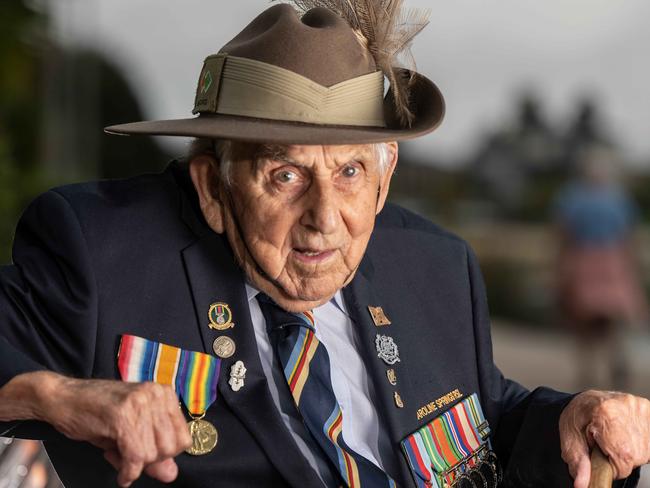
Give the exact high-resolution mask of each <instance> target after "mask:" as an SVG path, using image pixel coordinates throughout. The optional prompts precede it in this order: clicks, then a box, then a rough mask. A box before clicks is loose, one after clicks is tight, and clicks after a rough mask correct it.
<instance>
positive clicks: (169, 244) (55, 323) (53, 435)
mask: <svg viewBox="0 0 650 488" xmlns="http://www.w3.org/2000/svg"><path fill="white" fill-rule="evenodd" d="M13 263H14V264H12V265H10V266H5V267H2V268H1V269H0V385H2V384H4V383H6V382H7V381H9V380H10V379H11V378H12V377H13V376H14V375H16V374H19V373H22V372H28V371H34V370H38V369H43V368H47V369H51V370H54V371H58V372H61V373H64V374H67V375H72V376H75V377H82V378H115V379H117V378H119V375H118V371H117V365H116V354H117V349H118V345H119V340H120V336H121V334H125V333H129V334H134V335H139V336H142V337H146V338H148V339H152V340H155V341H159V342H163V343H166V344H172V345H175V346H178V347H181V348H184V349H190V350H197V351H204V352H211V344H212V341H213V340H214V339H215V338H216V336H217V335H218V334H217V331H213V330H211V329H209V328H208V327H207V323H208V315H207V313H208V308H209V306H210V304H211V303H213V302H216V301H220V302H226V303H228V304H229V305H230V307H231V309H232V314H233V319H234V321H235V323H236V326H235V327H234V328H232V329H229V330H228V331H227V332H220V333H219V334H224V333H225V334H228V335H230V336H231V337H232V338H233V339H234V340H235V342H236V344H237V352H236V354H235V355H234V356H233V357H232V358H230V359H226V360H224V362H223V365H222V373H221V378H220V379H219V386H218V388H219V394H218V398H217V400H216V402H215V404H214V405H213V406H212V407H211V408H210V409H209V411H208V414H207V419H208V420H209V421H211V422H212V423H213V424H214V425H215V426H217V428H218V430H219V442H218V444H217V447H216V448H215V450H214V451H213V452H212V453H210V454H208V455H206V456H198V457H193V456H189V455H186V454H181V455H179V456H178V458H177V461H178V464H179V468H180V473H179V477H178V480H177V481H176V482H175V486H187V487H206V488H207V487H212V486H255V487H267V486H268V487H275V486H294V487H310V486H319V481H318V479H317V477H316V475H315V474H314V472H313V471H312V469H311V468H310V467H309V465H308V463H307V461H306V460H305V458H304V456H302V455H301V454H300V452H299V451H298V448H297V446H296V444H295V442H294V441H293V438H292V436H291V434H290V433H289V432H288V431H287V429H286V428H285V425H284V423H283V422H282V420H281V418H280V416H279V413H278V412H277V410H276V408H275V406H274V404H273V401H272V399H271V396H270V393H269V390H268V387H267V384H266V379H265V376H264V373H263V371H262V368H261V365H260V361H259V356H258V350H257V346H256V344H255V338H254V334H253V328H252V325H251V321H250V316H249V312H248V305H247V300H246V293H245V288H244V276H243V274H242V271H241V270H240V268H239V267H238V266H237V265H236V263H235V261H234V258H233V254H232V252H231V250H230V247H229V245H228V243H227V240H226V239H225V238H224V237H222V236H220V235H217V234H215V233H214V232H212V231H211V230H210V229H209V228H208V226H207V225H206V223H205V221H204V220H203V218H202V215H201V213H200V210H199V208H198V202H197V198H196V194H195V192H194V189H193V187H192V184H191V181H190V179H189V177H188V172H187V168H185V167H184V165H183V164H181V163H173V164H172V165H170V166H169V167H168V168H167V170H166V171H164V172H163V173H161V174H158V175H145V176H140V177H136V178H133V179H128V180H121V181H101V182H96V183H86V184H79V185H71V186H66V187H62V188H58V189H54V190H52V191H49V192H47V193H45V194H43V195H42V196H40V197H38V198H37V199H36V200H35V201H34V202H32V203H31V205H30V206H29V207H28V209H27V210H26V211H25V214H24V215H23V217H22V219H21V221H20V223H19V225H18V228H17V232H16V236H15V243H14V252H13ZM343 296H344V299H345V301H346V304H347V307H348V309H349V312H350V314H351V316H352V319H353V321H354V324H355V326H356V327H357V328H358V334H359V339H360V340H359V343H360V345H361V348H362V351H361V352H362V355H363V357H364V358H365V363H366V367H367V370H368V373H369V376H370V377H371V379H372V384H373V387H372V390H373V391H374V397H375V402H376V405H377V409H378V412H379V416H380V421H381V427H382V428H383V429H385V431H386V433H387V434H388V436H389V437H390V439H391V442H392V444H393V447H394V456H392V458H390V459H387V460H385V462H386V470H387V471H388V473H389V474H390V475H391V476H392V477H393V478H394V479H395V480H396V482H397V484H398V486H404V487H408V486H414V482H413V479H412V477H411V473H410V471H409V468H408V464H407V462H406V460H405V457H404V456H403V454H402V453H401V451H400V446H399V443H400V441H401V440H402V439H404V438H405V437H406V436H408V435H409V434H411V433H412V432H414V431H415V430H417V429H418V428H419V427H421V426H423V425H425V424H426V423H428V422H430V421H431V420H432V419H433V418H434V417H435V415H434V414H424V415H423V410H421V409H422V407H424V406H426V405H427V404H429V403H430V402H432V401H434V400H435V399H437V398H440V397H442V396H444V395H445V394H447V393H449V392H451V391H453V390H456V389H458V390H459V391H460V392H461V393H462V394H463V395H464V396H469V395H470V394H472V393H474V392H476V393H477V394H478V395H479V398H480V402H481V404H482V407H483V410H484V412H485V416H486V418H487V419H488V421H489V423H490V426H491V428H492V444H493V447H494V449H495V450H496V452H497V455H498V456H499V458H500V460H501V462H502V464H503V466H504V469H505V479H506V481H507V483H509V485H510V486H517V487H523V486H531V487H537V486H539V487H542V486H543V487H549V486H553V487H563V486H572V485H571V481H570V477H569V475H568V472H567V469H566V467H565V465H564V463H563V462H562V461H561V459H560V451H559V440H558V428H557V423H558V417H559V414H560V412H561V409H562V408H563V407H564V405H565V404H566V403H567V402H568V400H569V399H570V396H568V395H565V394H560V393H557V392H554V391H552V390H549V389H546V388H539V389H537V390H535V391H533V392H529V391H527V390H526V389H524V388H523V387H521V386H520V385H518V384H517V383H515V382H512V381H510V380H507V379H504V377H503V376H502V374H501V373H500V371H499V370H498V369H497V367H496V366H495V365H494V363H493V360H492V346H491V339H490V327H489V320H488V309H487V304H486V298H485V290H484V288H483V281H482V278H481V275H480V271H479V268H478V265H477V262H476V259H475V257H474V255H473V254H472V252H471V250H470V249H469V248H468V246H467V244H466V243H465V242H464V241H463V240H461V239H459V238H458V237H455V236H453V235H451V234H449V233H447V232H445V231H443V230H441V229H440V228H438V227H436V226H435V225H433V224H432V223H430V222H428V221H426V220H425V219H423V218H421V217H419V216H417V215H415V214H413V213H411V212H409V211H407V210H405V209H402V208H399V207H396V206H393V205H387V206H386V208H385V209H384V210H383V212H382V213H381V214H380V215H379V217H378V219H377V224H376V228H375V230H374V232H373V235H372V238H371V241H370V244H369V246H368V250H367V252H366V255H365V257H364V259H363V262H362V264H361V266H360V268H359V270H358V272H357V274H356V276H355V278H354V280H353V281H352V282H351V283H350V285H349V286H347V287H345V289H344V290H343ZM368 305H373V306H381V307H382V308H383V310H384V311H385V313H386V315H387V316H388V317H389V318H390V320H391V321H392V324H391V325H390V326H388V327H387V328H385V331H384V330H382V333H387V334H389V335H391V336H392V337H393V338H394V340H395V342H396V343H397V344H398V345H399V350H400V357H401V362H399V363H397V364H396V365H395V366H394V369H395V370H396V373H397V380H398V383H397V386H396V387H392V386H391V385H390V384H389V382H388V381H387V380H386V375H385V371H386V366H385V364H384V363H383V362H382V361H381V360H380V359H379V358H378V357H377V354H376V350H375V344H374V341H375V335H376V333H377V332H378V329H377V327H376V326H375V325H374V323H373V322H372V320H371V316H370V315H369V313H368V310H367V306H368ZM382 329H383V328H382ZM236 360H242V361H244V363H245V364H246V367H247V368H248V371H247V373H246V383H245V387H244V388H243V389H242V390H240V391H239V392H237V393H236V392H233V391H232V390H231V389H230V388H229V386H228V384H227V381H228V374H227V372H228V371H229V369H230V365H231V364H232V363H233V362H234V361H236ZM394 390H397V391H399V393H400V395H401V398H402V400H403V404H404V407H403V408H397V407H396V405H395V401H394V397H393V391H394ZM448 406H449V407H450V406H451V405H448ZM418 411H419V412H420V415H418ZM438 413H439V412H438ZM0 434H2V435H5V436H17V437H21V436H22V437H35V438H43V439H45V446H46V448H47V450H48V452H49V454H50V457H51V459H52V461H53V462H54V464H55V467H56V468H57V470H58V472H59V475H60V477H61V479H62V481H63V482H64V483H65V484H66V485H67V486H70V487H86V486H94V487H97V488H99V487H103V486H115V473H114V471H113V469H112V468H111V467H110V466H109V465H108V464H107V463H106V462H105V461H104V459H103V457H102V453H101V451H100V450H99V449H96V448H94V447H92V446H90V445H89V444H86V443H81V442H74V441H71V440H69V439H67V438H65V437H63V436H62V435H60V434H58V433H57V432H55V431H54V430H53V429H51V428H48V426H45V425H43V424H39V423H35V422H22V423H7V424H0ZM158 485H159V483H157V482H155V481H154V480H151V479H149V478H147V477H143V478H142V479H141V480H139V481H138V482H136V484H135V485H134V486H142V487H145V486H158ZM628 486H632V484H629V485H628Z"/></svg>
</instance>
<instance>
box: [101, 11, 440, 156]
mask: <svg viewBox="0 0 650 488" xmlns="http://www.w3.org/2000/svg"><path fill="white" fill-rule="evenodd" d="M397 74H398V76H402V77H410V79H411V83H410V88H409V92H408V108H409V109H410V111H411V113H412V120H411V121H410V123H406V122H403V121H402V120H403V119H402V118H400V117H399V116H398V112H397V108H396V104H395V98H394V96H393V92H392V90H385V89H384V74H383V72H382V71H381V70H379V69H378V67H377V66H376V63H375V60H374V58H373V56H372V55H371V54H370V52H369V51H368V49H367V48H365V47H364V45H363V42H360V40H359V37H358V35H357V33H355V31H354V30H353V29H352V27H351V26H350V25H349V24H348V22H347V21H346V20H344V19H343V18H342V17H340V16H338V15H337V14H336V13H334V12H333V11H331V10H328V9H326V8H314V9H311V10H309V11H307V12H305V13H304V15H302V17H300V16H299V13H298V12H297V11H296V9H294V8H293V7H292V6H290V5H287V4H277V5H274V6H273V7H270V8H269V9H267V10H265V11H264V12H262V13H261V14H260V15H259V16H258V17H257V18H256V19H255V20H253V21H252V22H251V23H250V24H249V25H248V26H247V27H246V28H245V29H244V30H243V31H241V32H240V33H239V34H238V35H237V36H236V37H235V38H234V39H232V40H231V41H230V42H229V43H228V44H226V45H225V46H223V48H221V50H220V51H219V53H218V54H215V55H211V56H208V57H207V58H206V60H205V63H204V65H203V69H202V71H201V75H200V77H199V83H198V87H197V90H196V99H195V105H194V110H193V111H192V113H193V114H198V116H196V117H192V118H186V119H174V120H152V121H143V122H132V123H127V124H120V125H113V126H110V127H107V128H106V129H105V130H106V132H108V133H110V134H121V135H130V134H150V135H166V136H185V137H208V138H216V139H231V140H243V141H258V142H269V143H280V144H361V143H371V142H383V141H393V140H401V139H408V138H413V137H417V136H421V135H423V134H426V133H428V132H431V131H432V130H434V129H435V128H436V127H437V126H438V125H439V124H440V122H441V121H442V118H443V115H444V101H443V98H442V95H441V94H440V91H439V90H438V88H437V87H436V86H435V85H434V84H433V83H432V82H431V81H430V80H428V79H427V78H426V77H424V76H422V75H420V74H419V73H415V72H410V71H408V70H399V71H398V72H397ZM384 93H386V95H384Z"/></svg>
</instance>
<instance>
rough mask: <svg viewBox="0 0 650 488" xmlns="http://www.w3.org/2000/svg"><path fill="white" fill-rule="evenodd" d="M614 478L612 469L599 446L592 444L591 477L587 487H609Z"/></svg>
mask: <svg viewBox="0 0 650 488" xmlns="http://www.w3.org/2000/svg"><path fill="white" fill-rule="evenodd" d="M613 479H614V469H613V468H612V465H611V464H610V463H609V459H607V456H605V454H603V451H601V450H600V447H598V446H594V448H593V450H592V451H591V479H590V481H589V488H611V487H612V482H613Z"/></svg>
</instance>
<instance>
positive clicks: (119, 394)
mask: <svg viewBox="0 0 650 488" xmlns="http://www.w3.org/2000/svg"><path fill="white" fill-rule="evenodd" d="M10 420H41V421H44V422H47V423H49V424H51V425H52V426H53V427H54V428H55V429H56V430H58V431H59V432H61V433H63V434H64V435H65V436H67V437H69V438H70V439H74V440H79V441H87V442H90V443H91V444H94V445H95V446H97V447H99V448H101V449H103V450H104V457H105V458H106V460H107V461H108V462H109V463H111V464H112V465H113V466H114V467H115V469H116V470H117V471H118V476H117V481H118V483H119V485H120V486H125V487H126V486H129V485H130V484H131V483H133V481H135V480H136V479H138V478H139V477H140V475H141V474H142V472H143V471H144V472H146V473H147V474H148V475H149V476H151V477H153V478H156V479H158V480H160V481H163V482H171V481H173V480H174V479H176V476H177V474H178V467H177V466H176V463H175V462H174V459H173V458H174V456H176V455H177V454H179V453H181V452H182V451H183V450H185V449H186V448H188V447H189V446H191V444H192V441H191V438H190V434H189V430H188V428H187V424H186V422H185V418H184V416H183V413H182V411H181V409H180V405H179V400H178V397H177V396H176V393H175V392H174V390H173V389H172V388H171V387H169V386H163V385H158V384H156V383H124V382H121V381H112V380H80V379H73V378H67V377H65V376H61V375H58V374H56V373H51V372H47V371H39V372H34V373H25V374H22V375H19V376H16V377H15V378H13V379H12V380H11V381H9V382H8V383H7V384H6V385H4V386H3V387H2V388H0V421H10Z"/></svg>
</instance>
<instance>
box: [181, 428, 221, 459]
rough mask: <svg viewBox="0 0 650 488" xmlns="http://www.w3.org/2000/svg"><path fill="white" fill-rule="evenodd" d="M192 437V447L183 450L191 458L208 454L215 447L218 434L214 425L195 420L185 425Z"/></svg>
mask: <svg viewBox="0 0 650 488" xmlns="http://www.w3.org/2000/svg"><path fill="white" fill-rule="evenodd" d="M187 426H188V427H189V429H190V435H191V436H192V446H191V447H189V448H187V449H186V450H185V452H186V453H188V454H191V455H192V456H202V455H204V454H207V453H209V452H210V451H212V450H213V449H214V446H216V445H217V439H218V438H219V434H218V433H217V429H216V427H215V426H214V425H212V424H211V423H210V422H208V421H207V420H202V419H196V420H191V421H189V422H188V423H187Z"/></svg>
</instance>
